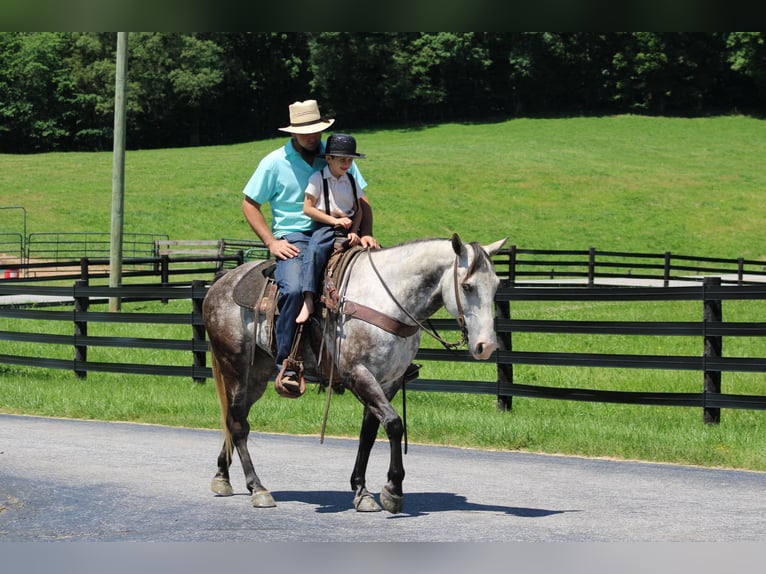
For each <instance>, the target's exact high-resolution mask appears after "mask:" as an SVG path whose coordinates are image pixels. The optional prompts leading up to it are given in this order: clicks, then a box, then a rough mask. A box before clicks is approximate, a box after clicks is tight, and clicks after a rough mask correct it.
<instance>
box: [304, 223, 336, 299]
mask: <svg viewBox="0 0 766 574" xmlns="http://www.w3.org/2000/svg"><path fill="white" fill-rule="evenodd" d="M334 243H335V230H334V229H333V228H332V227H330V226H329V225H322V226H320V227H317V228H316V229H315V230H314V232H313V233H312V234H311V241H309V246H308V249H307V250H306V253H305V256H304V257H303V267H301V289H302V291H303V292H304V293H306V292H307V291H308V292H310V293H314V294H315V295H316V294H317V292H318V289H319V285H320V284H321V282H322V273H324V269H325V267H327V261H328V260H329V259H330V252H331V251H332V247H333V244H334Z"/></svg>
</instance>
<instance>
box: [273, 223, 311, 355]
mask: <svg viewBox="0 0 766 574" xmlns="http://www.w3.org/2000/svg"><path fill="white" fill-rule="evenodd" d="M282 239H286V240H287V241H288V242H290V243H292V244H293V245H295V246H296V247H297V248H298V249H300V251H301V252H300V253H299V254H298V255H296V256H295V257H293V258H292V259H284V260H283V259H277V268H276V270H275V271H274V279H275V280H276V282H277V286H278V287H279V299H278V300H277V306H278V308H279V315H277V320H276V325H275V327H276V330H277V334H276V339H277V357H276V362H277V368H278V369H281V368H282V362H283V361H284V360H285V359H286V358H287V357H288V356H289V355H290V351H291V350H292V347H293V339H294V338H295V332H296V331H297V328H298V324H297V323H296V322H295V318H296V317H297V316H298V313H300V311H301V307H303V289H302V288H301V266H302V265H303V259H304V256H305V255H306V253H307V251H308V246H309V240H310V239H311V232H310V231H307V232H296V233H288V234H287V235H285V236H284V237H282Z"/></svg>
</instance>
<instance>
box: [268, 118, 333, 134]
mask: <svg viewBox="0 0 766 574" xmlns="http://www.w3.org/2000/svg"><path fill="white" fill-rule="evenodd" d="M334 123H335V120H334V119H328V120H319V121H318V122H314V123H312V124H308V125H305V126H293V125H289V126H286V127H284V128H277V129H279V131H281V132H287V133H289V134H315V133H317V132H323V131H324V130H326V129H327V128H329V127H330V126H331V125H333V124H334Z"/></svg>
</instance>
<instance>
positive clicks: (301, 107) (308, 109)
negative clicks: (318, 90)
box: [279, 100, 335, 134]
mask: <svg viewBox="0 0 766 574" xmlns="http://www.w3.org/2000/svg"><path fill="white" fill-rule="evenodd" d="M334 122H335V120H334V119H331V118H323V117H322V116H321V115H320V113H319V106H318V105H317V101H316V100H306V101H305V102H295V103H294V104H290V125H289V126H287V127H284V128H279V130H280V131H283V132H288V133H291V134H315V133H317V132H321V131H323V130H326V129H327V128H329V127H330V126H331V125H332V124H333V123H334Z"/></svg>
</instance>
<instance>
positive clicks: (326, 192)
mask: <svg viewBox="0 0 766 574" xmlns="http://www.w3.org/2000/svg"><path fill="white" fill-rule="evenodd" d="M346 175H347V176H348V179H349V181H350V182H351V189H352V190H353V191H354V211H356V210H358V209H359V198H358V197H357V195H356V182H355V181H354V176H353V175H351V174H350V173H346ZM322 187H323V189H324V212H325V213H326V214H327V215H330V190H329V188H328V186H327V178H326V177H323V178H322Z"/></svg>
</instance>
